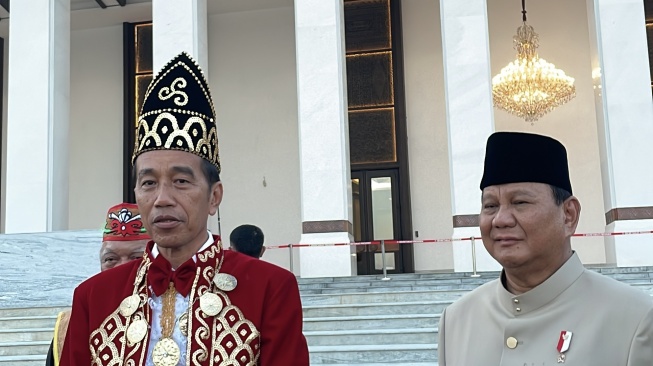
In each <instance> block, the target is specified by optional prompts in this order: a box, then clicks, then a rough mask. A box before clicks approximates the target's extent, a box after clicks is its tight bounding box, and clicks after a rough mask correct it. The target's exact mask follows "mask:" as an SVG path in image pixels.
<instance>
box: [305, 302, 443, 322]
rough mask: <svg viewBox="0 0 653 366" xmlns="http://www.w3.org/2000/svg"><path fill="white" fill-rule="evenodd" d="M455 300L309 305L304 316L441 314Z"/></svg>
mask: <svg viewBox="0 0 653 366" xmlns="http://www.w3.org/2000/svg"><path fill="white" fill-rule="evenodd" d="M452 302H453V301H451V300H442V301H413V302H386V303H373V304H337V305H307V306H304V307H303V310H304V318H305V319H306V318H314V317H327V316H357V315H387V314H428V313H433V314H440V313H442V310H444V308H445V307H447V306H449V305H450V304H451V303H452Z"/></svg>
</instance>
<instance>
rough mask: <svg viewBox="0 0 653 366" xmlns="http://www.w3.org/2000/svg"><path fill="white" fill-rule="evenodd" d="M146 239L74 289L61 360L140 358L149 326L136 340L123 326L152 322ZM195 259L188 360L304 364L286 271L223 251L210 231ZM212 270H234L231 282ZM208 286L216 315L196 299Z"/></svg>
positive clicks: (108, 363)
mask: <svg viewBox="0 0 653 366" xmlns="http://www.w3.org/2000/svg"><path fill="white" fill-rule="evenodd" d="M153 245H154V243H153V242H150V244H148V249H147V252H146V255H145V256H144V257H143V259H141V260H135V261H132V262H130V263H127V264H124V265H122V266H119V267H116V268H114V269H111V270H108V271H105V272H101V273H99V274H97V275H95V276H93V277H91V278H89V279H88V280H86V281H84V282H83V283H82V284H80V285H79V286H78V287H77V288H76V289H75V294H74V297H73V309H72V316H71V320H70V324H69V326H68V332H67V335H66V341H65V343H64V349H63V352H62V356H61V363H60V364H61V366H89V365H91V366H96V365H97V366H127V365H135V366H144V365H145V361H146V360H145V359H146V357H147V350H148V343H149V338H150V335H149V328H147V334H145V336H143V337H139V339H140V341H138V342H134V339H133V337H131V339H130V338H129V337H127V331H128V329H129V327H130V325H131V324H133V323H135V322H137V321H139V319H144V320H145V321H147V323H148V324H149V325H150V327H151V325H152V319H151V309H150V307H149V305H147V304H148V301H147V300H148V298H149V297H150V296H151V292H150V291H151V289H150V288H149V286H148V285H147V279H146V277H147V271H148V269H149V266H150V265H151V262H152V260H153V258H152V256H151V254H150V253H151V252H150V251H151V249H152V247H153ZM196 263H197V270H196V274H195V278H194V282H193V287H192V289H191V292H190V294H189V296H190V298H189V303H190V304H191V306H190V307H191V308H190V309H189V311H190V312H189V316H188V323H187V324H186V326H187V330H186V332H187V351H186V352H187V354H186V364H187V365H188V366H209V365H215V366H218V365H234V366H236V365H243V366H245V365H246V366H253V365H259V366H295V365H296V366H308V365H309V356H308V347H307V345H306V339H305V338H304V335H303V334H302V308H301V302H300V298H299V289H298V287H297V281H296V280H295V277H294V276H293V275H292V274H291V273H290V272H288V271H286V270H285V269H282V268H280V267H277V266H275V265H273V264H270V263H267V262H265V261H261V260H258V259H254V258H251V257H249V256H246V255H243V254H240V253H236V252H233V251H230V250H223V249H222V246H221V244H220V238H219V237H217V236H216V237H215V241H214V243H213V244H212V245H210V246H209V247H208V248H206V249H205V250H203V251H201V252H199V253H197V262H196ZM216 269H217V272H216ZM216 273H224V274H230V275H232V276H234V277H235V278H236V279H237V281H238V283H237V286H236V288H235V289H233V290H231V291H222V290H220V289H219V288H218V287H217V286H216V284H215V283H214V282H213V277H214V276H215V274H216ZM207 292H212V293H214V294H216V295H217V296H218V298H219V299H220V300H221V301H222V310H221V311H220V312H219V313H218V314H217V315H215V316H209V315H207V314H205V313H204V312H203V311H202V309H201V308H200V301H195V300H198V299H199V298H200V296H202V295H203V294H205V293H207ZM133 295H138V297H137V299H139V301H137V303H138V306H137V308H136V309H132V311H125V305H124V304H125V303H124V300H125V299H127V298H128V297H130V296H131V297H132V298H134V296H133Z"/></svg>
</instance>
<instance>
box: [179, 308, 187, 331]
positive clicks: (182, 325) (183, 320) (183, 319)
mask: <svg viewBox="0 0 653 366" xmlns="http://www.w3.org/2000/svg"><path fill="white" fill-rule="evenodd" d="M179 330H180V331H181V334H183V335H184V337H187V336H188V313H183V314H181V316H180V317H179Z"/></svg>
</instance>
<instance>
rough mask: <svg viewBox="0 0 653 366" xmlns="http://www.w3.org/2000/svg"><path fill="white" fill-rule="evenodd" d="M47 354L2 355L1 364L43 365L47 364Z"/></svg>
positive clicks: (12, 365)
mask: <svg viewBox="0 0 653 366" xmlns="http://www.w3.org/2000/svg"><path fill="white" fill-rule="evenodd" d="M45 356H46V355H45V354H43V355H18V356H0V366H43V365H44V364H45Z"/></svg>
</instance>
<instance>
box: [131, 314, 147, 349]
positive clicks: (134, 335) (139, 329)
mask: <svg viewBox="0 0 653 366" xmlns="http://www.w3.org/2000/svg"><path fill="white" fill-rule="evenodd" d="M147 327H148V325H147V322H146V321H145V319H138V320H136V321H134V322H133V323H131V324H130V325H129V328H127V342H129V344H130V345H132V344H135V343H138V342H140V341H142V340H143V338H145V335H146V334H147Z"/></svg>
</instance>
